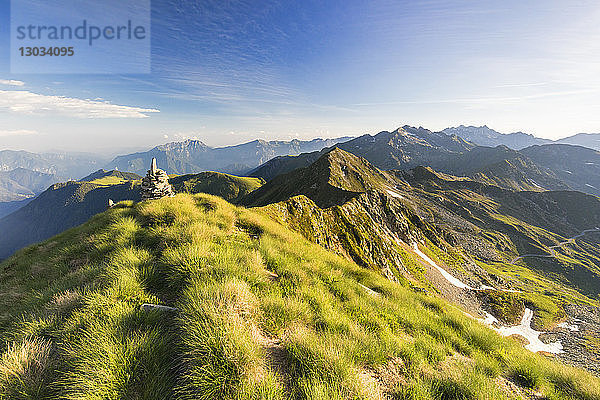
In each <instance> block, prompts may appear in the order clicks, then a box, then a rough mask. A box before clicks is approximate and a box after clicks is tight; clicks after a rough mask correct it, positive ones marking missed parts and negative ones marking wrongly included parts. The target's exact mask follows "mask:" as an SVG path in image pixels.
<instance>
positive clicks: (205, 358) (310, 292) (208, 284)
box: [0, 195, 600, 399]
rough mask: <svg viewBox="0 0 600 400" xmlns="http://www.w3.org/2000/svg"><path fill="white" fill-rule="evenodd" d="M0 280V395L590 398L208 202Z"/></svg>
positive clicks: (129, 226) (55, 254)
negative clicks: (157, 307) (518, 390)
mask: <svg viewBox="0 0 600 400" xmlns="http://www.w3.org/2000/svg"><path fill="white" fill-rule="evenodd" d="M34 266H35V267H34ZM0 271H2V272H1V273H2V274H3V277H4V278H5V279H3V280H2V281H1V282H0V292H1V293H6V294H7V296H6V297H4V298H2V299H1V300H0V322H1V325H0V334H1V342H0V351H1V353H2V355H1V362H0V398H7V399H8V398H11V399H12V398H36V399H59V398H60V399H131V398H133V399H137V398H139V399H285V398H296V399H371V398H372V399H375V398H381V394H382V393H387V395H389V396H391V397H392V398H398V399H424V398H437V399H508V398H513V397H514V393H510V392H506V391H505V390H504V389H502V388H501V387H500V386H499V385H498V383H497V382H498V380H499V379H510V380H511V381H514V382H517V383H518V384H519V385H520V386H521V387H522V388H524V389H527V390H532V391H536V392H539V393H541V394H542V395H544V396H546V398H550V399H563V398H564V399H566V398H569V396H575V398H582V399H596V398H600V384H599V381H598V380H597V379H596V378H594V377H592V376H591V375H590V374H588V373H587V372H584V371H581V370H577V369H575V368H570V367H565V366H564V365H561V364H557V363H555V362H553V361H551V360H548V359H546V358H544V357H542V356H539V355H534V354H531V353H529V352H527V351H525V350H524V349H523V348H522V347H521V346H520V345H519V344H518V343H516V342H514V341H512V340H509V339H505V338H502V337H500V336H499V335H497V334H496V333H494V332H493V331H491V330H489V329H488V328H486V327H485V326H483V325H481V324H480V323H478V322H477V321H475V320H473V319H471V318H468V317H467V316H465V315H464V314H463V313H462V312H461V311H460V310H458V309H456V308H455V307H452V306H449V305H448V304H447V303H445V302H444V301H442V300H440V299H439V298H437V297H435V296H433V295H425V294H417V293H415V292H414V291H412V290H410V289H409V288H407V287H404V286H402V285H400V284H397V283H394V282H391V281H389V280H387V279H385V278H384V277H383V276H382V275H381V274H379V273H377V272H375V271H371V270H368V269H365V268H362V267H359V266H358V265H356V264H354V263H352V262H350V261H348V260H346V259H343V258H340V257H338V256H336V255H334V254H332V253H330V252H328V251H326V250H324V249H323V248H321V247H319V246H317V245H315V244H311V243H309V242H308V241H306V240H305V239H303V238H302V237H301V236H300V235H298V234H296V233H293V232H291V231H289V230H287V229H285V228H284V227H283V226H281V225H280V224H278V223H276V222H274V221H272V220H270V219H269V218H267V217H265V216H262V215H259V214H256V213H254V212H252V211H250V210H245V209H242V208H236V207H234V206H232V205H230V204H228V203H226V202H225V201H223V200H222V199H219V198H216V197H212V196H208V195H196V196H191V195H178V196H176V197H174V198H168V199H163V200H160V201H153V202H144V203H139V204H135V205H134V204H121V205H119V206H118V207H115V208H113V209H111V210H109V211H107V212H106V213H104V214H101V215H99V216H97V217H95V218H93V219H92V220H91V221H90V222H89V223H87V224H85V225H83V226H82V227H79V228H75V229H73V230H70V231H67V232H65V233H64V234H61V235H59V236H57V237H55V238H53V239H51V240H50V241H48V242H45V243H42V244H40V245H36V246H33V247H31V248H28V249H25V250H22V251H21V252H19V253H18V254H17V255H16V256H15V257H13V258H11V259H9V260H7V261H5V262H4V263H2V264H0ZM143 303H154V304H161V305H166V306H170V307H174V308H176V310H175V311H142V310H141V308H140V306H141V305H142V304H143Z"/></svg>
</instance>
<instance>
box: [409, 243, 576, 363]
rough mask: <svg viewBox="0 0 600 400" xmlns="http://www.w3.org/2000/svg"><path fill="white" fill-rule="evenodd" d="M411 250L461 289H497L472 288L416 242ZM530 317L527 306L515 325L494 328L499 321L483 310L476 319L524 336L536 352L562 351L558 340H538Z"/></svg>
mask: <svg viewBox="0 0 600 400" xmlns="http://www.w3.org/2000/svg"><path fill="white" fill-rule="evenodd" d="M413 250H414V251H415V253H416V254H418V255H419V257H421V258H422V259H423V260H425V261H426V262H427V263H428V264H429V265H431V266H432V267H434V268H436V269H437V270H438V271H439V272H440V273H441V274H442V276H443V277H444V278H445V279H446V280H447V281H448V282H450V283H451V284H452V285H454V286H456V287H459V288H462V289H467V290H498V289H495V288H493V287H491V286H486V285H483V286H481V287H480V288H479V289H476V288H473V287H471V286H469V285H467V284H466V283H464V282H462V281H461V280H459V279H457V278H456V277H454V276H453V275H451V274H450V273H449V272H448V271H446V270H445V269H443V268H442V267H440V266H439V265H437V264H436V263H435V262H434V261H433V260H432V259H431V258H429V257H428V256H427V255H426V254H425V253H423V252H422V251H421V250H419V246H418V244H417V243H415V244H413ZM505 291H507V292H518V291H516V290H505ZM532 318H533V311H531V310H530V309H529V308H526V309H525V313H524V314H523V318H521V324H520V325H516V326H503V327H500V328H496V327H494V326H493V324H494V323H499V321H498V319H496V317H494V316H493V315H492V314H490V313H488V312H485V318H477V320H478V321H479V322H481V323H483V324H485V325H487V326H489V327H490V328H492V329H493V330H495V331H496V332H498V333H499V334H501V335H502V336H511V335H519V336H522V337H524V338H525V339H527V341H528V342H529V344H528V345H527V346H525V348H526V349H527V350H529V351H532V352H534V353H535V352H538V351H545V352H546V353H552V354H558V353H562V352H563V346H562V343H561V341H560V340H559V341H556V342H552V343H544V342H542V341H541V340H540V334H542V332H539V331H536V330H533V329H532V328H531V320H532ZM559 326H561V325H560V324H559ZM571 326H573V325H571ZM567 329H570V328H567Z"/></svg>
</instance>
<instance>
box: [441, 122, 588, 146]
mask: <svg viewBox="0 0 600 400" xmlns="http://www.w3.org/2000/svg"><path fill="white" fill-rule="evenodd" d="M442 132H444V133H447V134H454V135H458V136H460V137H462V138H463V139H465V140H468V141H470V142H472V143H475V144H477V145H479V146H489V147H496V146H500V145H503V146H508V147H510V148H511V149H515V150H521V149H524V148H526V147H530V146H534V145H543V144H571V145H576V146H583V147H588V148H590V149H594V150H600V133H578V134H575V135H572V136H568V137H565V138H561V139H557V140H550V139H544V138H538V137H536V136H534V135H532V134H529V133H524V132H513V133H500V132H498V131H496V130H494V129H491V128H489V127H488V126H487V125H484V126H464V125H460V126H457V127H452V128H446V129H444V130H443V131H442Z"/></svg>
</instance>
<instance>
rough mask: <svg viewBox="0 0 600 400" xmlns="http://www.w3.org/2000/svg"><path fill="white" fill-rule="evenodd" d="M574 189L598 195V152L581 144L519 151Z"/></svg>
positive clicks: (599, 163) (599, 174)
mask: <svg viewBox="0 0 600 400" xmlns="http://www.w3.org/2000/svg"><path fill="white" fill-rule="evenodd" d="M521 152H522V153H523V154H525V155H526V156H527V157H529V158H530V159H531V160H533V161H534V162H535V163H536V164H538V165H540V166H542V167H543V168H545V169H547V170H549V171H551V172H552V173H553V174H554V175H556V176H557V177H558V178H559V179H560V180H562V181H563V182H565V183H566V184H567V185H569V187H570V188H572V189H574V190H579V191H582V192H586V193H591V194H594V195H596V196H600V152H599V151H597V150H592V149H588V148H585V147H581V146H572V145H567V144H551V145H544V146H532V147H528V148H526V149H523V150H522V151H521Z"/></svg>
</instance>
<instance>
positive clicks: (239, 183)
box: [169, 171, 265, 203]
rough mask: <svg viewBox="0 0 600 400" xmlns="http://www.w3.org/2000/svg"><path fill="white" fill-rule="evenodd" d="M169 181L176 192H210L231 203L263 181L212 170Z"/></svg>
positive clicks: (257, 186) (260, 184)
mask: <svg viewBox="0 0 600 400" xmlns="http://www.w3.org/2000/svg"><path fill="white" fill-rule="evenodd" d="M169 181H170V183H171V185H172V186H173V188H174V189H175V191H176V192H178V193H210V194H213V195H216V196H219V197H222V198H224V199H225V200H227V201H230V202H232V203H236V202H237V201H239V200H240V199H241V198H242V197H244V196H245V195H247V194H248V193H250V192H252V191H253V190H255V189H258V188H259V187H261V186H262V185H263V184H264V183H265V181H264V180H262V179H261V178H251V177H244V176H234V175H228V174H223V173H221V172H212V171H207V172H200V173H199V174H189V175H180V176H175V177H172V178H170V179H169Z"/></svg>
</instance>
